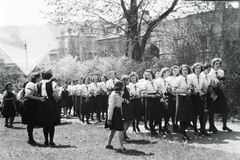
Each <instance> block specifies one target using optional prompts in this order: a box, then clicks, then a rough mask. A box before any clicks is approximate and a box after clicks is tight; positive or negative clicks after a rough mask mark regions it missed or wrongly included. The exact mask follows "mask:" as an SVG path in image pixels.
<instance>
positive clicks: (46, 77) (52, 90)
mask: <svg viewBox="0 0 240 160" xmlns="http://www.w3.org/2000/svg"><path fill="white" fill-rule="evenodd" d="M51 77H52V72H51V70H44V71H43V72H42V79H43V80H41V82H39V83H38V85H37V90H38V94H39V96H40V97H44V98H45V99H46V102H40V104H39V111H38V120H39V124H40V126H42V127H43V133H44V137H45V142H44V144H45V145H50V146H55V143H54V142H53V138H54V132H55V125H57V124H59V123H60V110H59V108H58V107H57V104H56V100H55V99H56V98H57V97H58V87H57V84H56V83H55V82H52V81H51V80H50V79H51ZM48 135H49V136H50V143H49V141H48Z"/></svg>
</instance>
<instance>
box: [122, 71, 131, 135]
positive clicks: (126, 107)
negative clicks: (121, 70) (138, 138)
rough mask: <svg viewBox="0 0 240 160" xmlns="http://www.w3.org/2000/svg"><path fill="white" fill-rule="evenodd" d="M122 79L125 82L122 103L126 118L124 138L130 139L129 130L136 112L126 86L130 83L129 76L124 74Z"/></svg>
mask: <svg viewBox="0 0 240 160" xmlns="http://www.w3.org/2000/svg"><path fill="white" fill-rule="evenodd" d="M121 80H122V81H123V83H124V89H123V96H122V98H123V103H122V112H123V120H124V139H129V138H128V136H127V130H128V128H129V127H130V125H131V124H132V121H133V119H134V114H133V110H132V106H131V104H130V93H129V91H128V88H127V87H126V86H127V85H128V84H129V76H128V75H123V76H122V78H121Z"/></svg>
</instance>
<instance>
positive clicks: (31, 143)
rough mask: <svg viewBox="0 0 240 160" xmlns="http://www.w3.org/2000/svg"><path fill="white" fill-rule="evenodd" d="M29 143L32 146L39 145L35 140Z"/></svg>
mask: <svg viewBox="0 0 240 160" xmlns="http://www.w3.org/2000/svg"><path fill="white" fill-rule="evenodd" d="M27 143H28V144H30V145H36V144H37V142H36V141H34V140H28V141H27Z"/></svg>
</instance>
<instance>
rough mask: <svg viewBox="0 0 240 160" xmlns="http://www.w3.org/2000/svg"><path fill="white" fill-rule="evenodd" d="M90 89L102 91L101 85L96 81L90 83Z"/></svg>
mask: <svg viewBox="0 0 240 160" xmlns="http://www.w3.org/2000/svg"><path fill="white" fill-rule="evenodd" d="M89 89H90V91H92V92H99V91H100V87H99V85H98V84H95V83H93V82H92V83H91V84H89Z"/></svg>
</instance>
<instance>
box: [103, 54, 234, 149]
mask: <svg viewBox="0 0 240 160" xmlns="http://www.w3.org/2000/svg"><path fill="white" fill-rule="evenodd" d="M221 66H222V60H221V59H220V58H215V59H213V60H212V63H211V64H208V63H205V64H204V65H203V64H201V63H195V64H194V65H193V66H192V67H191V68H190V67H189V66H188V65H186V64H183V65H181V66H180V67H178V66H172V67H171V68H170V69H169V68H168V67H164V68H162V69H161V70H156V71H155V73H154V72H153V71H152V70H150V69H148V70H146V71H145V72H144V74H143V77H144V78H143V79H140V80H138V76H137V75H136V73H131V74H130V76H129V80H130V83H129V82H127V83H126V81H125V82H124V80H123V79H121V80H122V81H120V82H122V83H123V84H121V83H120V82H118V83H115V85H114V87H113V90H114V92H112V93H111V94H110V96H109V107H108V118H107V125H108V127H110V129H111V133H110V135H109V139H108V144H107V146H106V148H110V149H111V148H113V147H112V146H111V141H112V138H113V136H114V133H115V131H120V135H119V138H120V139H119V140H120V146H121V150H122V151H124V150H125V149H124V147H123V144H122V139H124V131H125V132H126V129H127V128H125V127H124V119H125V118H124V117H125V114H129V113H126V111H124V108H123V104H124V102H127V103H129V104H130V105H129V107H130V108H131V110H132V112H133V115H134V118H133V119H134V121H133V129H134V131H136V129H137V131H140V129H139V127H138V124H139V121H140V120H144V122H145V123H144V124H145V128H146V129H149V130H150V132H151V135H153V136H155V135H157V134H158V133H159V134H161V135H166V133H168V134H170V130H169V129H168V124H169V120H170V118H171V121H172V126H173V132H180V133H181V134H182V138H183V139H184V140H190V139H191V138H190V137H189V136H188V134H187V132H186V129H187V128H188V127H190V126H191V127H193V130H194V135H196V136H210V133H214V134H216V133H218V129H217V128H216V126H215V125H214V114H215V113H220V114H221V115H222V122H223V127H222V129H223V130H224V131H228V132H232V130H231V129H230V128H228V126H227V118H228V112H229V108H228V104H227V99H226V96H225V94H224V93H223V90H222V85H223V83H224V80H225V77H224V71H223V70H222V69H221ZM108 82H109V83H111V79H110V80H109V81H108ZM124 86H125V87H124ZM125 88H127V91H128V92H129V97H130V99H126V98H125V97H124V96H123V95H124V94H125V92H126V89H125ZM128 112H130V110H129V111H128ZM162 119H164V122H165V123H164V127H162ZM207 119H209V129H208V130H206V127H205V126H206V122H207ZM198 120H199V123H200V129H198V126H197V122H198ZM135 122H137V125H135ZM179 124H180V127H179ZM148 126H149V127H148ZM156 126H158V129H159V132H157V131H156V128H157V127H156Z"/></svg>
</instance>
